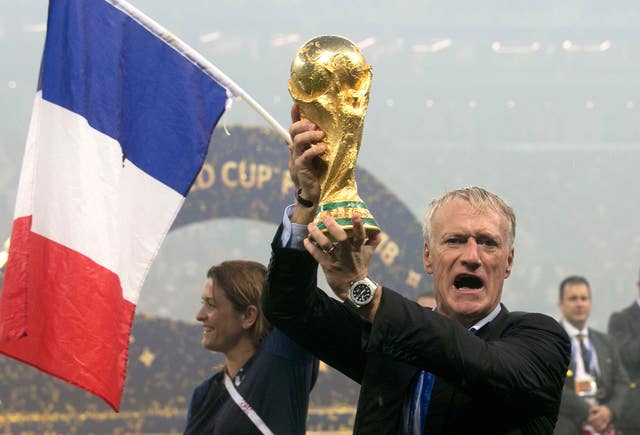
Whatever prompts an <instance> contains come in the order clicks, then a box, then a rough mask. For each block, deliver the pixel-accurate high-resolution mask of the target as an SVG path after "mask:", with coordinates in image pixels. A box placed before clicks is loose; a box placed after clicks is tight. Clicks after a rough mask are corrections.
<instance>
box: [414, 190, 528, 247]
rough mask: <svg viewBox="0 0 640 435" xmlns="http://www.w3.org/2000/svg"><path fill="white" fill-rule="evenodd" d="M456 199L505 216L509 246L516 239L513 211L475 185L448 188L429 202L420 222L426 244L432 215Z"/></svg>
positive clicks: (430, 235) (429, 234) (503, 202)
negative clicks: (507, 224) (422, 220)
mask: <svg viewBox="0 0 640 435" xmlns="http://www.w3.org/2000/svg"><path fill="white" fill-rule="evenodd" d="M456 199H461V200H463V201H467V202H468V203H469V204H471V206H472V207H473V208H474V209H476V210H478V211H485V210H493V211H495V212H497V213H500V214H502V215H503V216H504V217H506V218H507V222H508V223H509V240H508V241H509V247H511V246H513V242H514V241H515V239H516V215H515V213H514V212H513V209H512V208H511V206H509V204H507V203H506V202H505V201H504V200H503V199H502V198H500V197H499V196H498V195H496V194H494V193H491V192H489V191H488V190H486V189H483V188H482V187H477V186H470V187H464V188H462V189H456V190H450V191H449V192H447V193H445V194H444V195H442V196H441V197H440V198H435V199H433V200H432V201H431V202H430V203H429V205H428V206H427V211H426V213H425V215H424V222H423V224H422V236H423V237H424V240H425V241H426V242H427V244H431V241H432V237H433V233H432V231H433V229H432V227H431V220H432V219H433V215H434V214H435V212H436V211H437V210H438V209H439V208H440V207H441V206H442V205H443V204H446V203H449V202H451V201H453V200H456Z"/></svg>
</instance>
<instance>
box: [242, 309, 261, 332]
mask: <svg viewBox="0 0 640 435" xmlns="http://www.w3.org/2000/svg"><path fill="white" fill-rule="evenodd" d="M257 320H258V307H256V306H255V305H249V306H248V307H247V308H246V309H245V310H244V313H242V328H244V329H251V327H252V326H253V325H254V324H255V323H256V321H257Z"/></svg>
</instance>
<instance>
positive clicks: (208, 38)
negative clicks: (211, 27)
mask: <svg viewBox="0 0 640 435" xmlns="http://www.w3.org/2000/svg"><path fill="white" fill-rule="evenodd" d="M221 36H222V34H221V33H220V32H211V33H205V34H204V35H200V37H199V38H198V39H200V42H203V43H205V44H206V43H207V42H213V41H217V40H218V39H220V37H221Z"/></svg>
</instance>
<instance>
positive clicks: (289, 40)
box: [271, 33, 300, 47]
mask: <svg viewBox="0 0 640 435" xmlns="http://www.w3.org/2000/svg"><path fill="white" fill-rule="evenodd" d="M298 42H300V35H299V34H297V33H289V34H288V35H282V34H278V35H276V36H275V38H273V39H272V40H271V45H272V46H274V47H282V46H284V45H289V44H296V43H298Z"/></svg>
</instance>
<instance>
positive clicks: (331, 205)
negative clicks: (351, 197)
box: [316, 201, 367, 213]
mask: <svg viewBox="0 0 640 435" xmlns="http://www.w3.org/2000/svg"><path fill="white" fill-rule="evenodd" d="M338 208H362V209H365V210H367V204H365V203H364V202H361V201H338V202H328V203H326V204H321V205H319V206H318V211H316V213H320V212H323V211H330V210H336V209H338Z"/></svg>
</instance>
